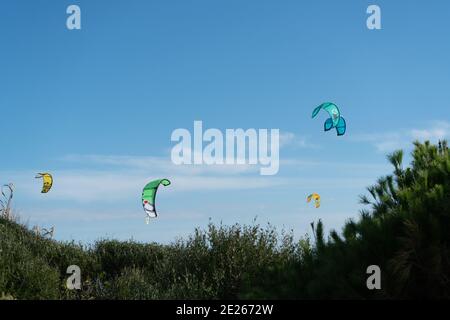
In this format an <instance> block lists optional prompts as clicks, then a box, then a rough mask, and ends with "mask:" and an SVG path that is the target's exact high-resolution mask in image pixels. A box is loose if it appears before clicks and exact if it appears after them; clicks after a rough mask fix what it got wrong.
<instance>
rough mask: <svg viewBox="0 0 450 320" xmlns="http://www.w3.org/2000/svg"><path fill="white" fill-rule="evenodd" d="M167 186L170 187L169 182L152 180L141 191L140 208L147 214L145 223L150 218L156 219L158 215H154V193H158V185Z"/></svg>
mask: <svg viewBox="0 0 450 320" xmlns="http://www.w3.org/2000/svg"><path fill="white" fill-rule="evenodd" d="M161 184H162V185H163V186H165V187H166V186H168V185H170V181H169V180H168V179H158V180H153V181H151V182H149V183H147V185H146V186H145V187H144V189H143V190H142V206H143V207H144V211H145V213H146V214H147V220H146V221H147V223H148V222H149V219H150V218H156V217H157V216H158V214H157V213H156V205H155V199H156V191H158V187H159V186H160V185H161Z"/></svg>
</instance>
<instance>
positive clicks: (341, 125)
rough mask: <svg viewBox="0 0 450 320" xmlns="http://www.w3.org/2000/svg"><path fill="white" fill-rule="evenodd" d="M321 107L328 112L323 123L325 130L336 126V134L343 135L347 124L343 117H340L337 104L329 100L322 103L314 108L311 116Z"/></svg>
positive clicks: (315, 114)
mask: <svg viewBox="0 0 450 320" xmlns="http://www.w3.org/2000/svg"><path fill="white" fill-rule="evenodd" d="M322 109H323V110H325V111H326V112H328V114H329V115H330V118H328V119H327V120H326V121H325V123H324V129H325V131H328V130H330V129H331V128H336V131H337V135H338V136H342V135H344V134H345V130H346V129H347V124H346V122H345V119H344V118H343V117H341V112H340V111H339V108H338V107H337V105H335V104H334V103H331V102H325V103H322V104H321V105H320V106H318V107H317V108H315V109H314V111H313V113H312V118H314V117H315V116H317V114H318V113H319V111H320V110H322Z"/></svg>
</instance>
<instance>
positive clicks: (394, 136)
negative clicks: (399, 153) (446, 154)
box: [350, 121, 450, 153]
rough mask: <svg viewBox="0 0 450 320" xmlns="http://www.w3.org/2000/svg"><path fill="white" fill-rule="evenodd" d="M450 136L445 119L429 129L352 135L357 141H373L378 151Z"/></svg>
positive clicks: (435, 140) (404, 147)
mask: <svg viewBox="0 0 450 320" xmlns="http://www.w3.org/2000/svg"><path fill="white" fill-rule="evenodd" d="M449 137H450V123H449V122H445V121H440V122H435V123H433V124H432V126H431V127H430V128H428V129H409V130H400V131H398V132H386V133H374V134H360V135H353V136H351V137H350V139H351V140H352V141H355V142H368V143H371V144H372V145H373V146H374V147H375V148H376V150H377V151H378V152H382V153H386V152H392V151H395V150H397V149H409V148H410V147H411V146H412V142H413V141H415V140H418V141H420V142H423V141H426V140H429V141H431V142H433V143H436V142H437V141H438V140H442V139H448V138H449Z"/></svg>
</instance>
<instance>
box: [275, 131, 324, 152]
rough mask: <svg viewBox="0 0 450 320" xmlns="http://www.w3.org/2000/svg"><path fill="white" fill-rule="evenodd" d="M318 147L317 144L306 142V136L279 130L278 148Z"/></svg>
mask: <svg viewBox="0 0 450 320" xmlns="http://www.w3.org/2000/svg"><path fill="white" fill-rule="evenodd" d="M288 147H289V148H318V146H317V145H314V144H312V143H309V142H308V139H307V137H305V136H299V135H297V134H295V133H292V132H288V131H284V132H280V148H288Z"/></svg>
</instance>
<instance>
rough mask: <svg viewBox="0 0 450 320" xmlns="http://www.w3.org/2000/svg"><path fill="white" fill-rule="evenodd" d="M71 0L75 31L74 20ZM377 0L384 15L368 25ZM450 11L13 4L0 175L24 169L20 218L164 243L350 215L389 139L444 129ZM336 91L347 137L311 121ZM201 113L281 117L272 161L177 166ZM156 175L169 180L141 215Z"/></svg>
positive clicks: (0, 26) (381, 170) (5, 13)
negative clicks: (316, 200) (210, 226)
mask: <svg viewBox="0 0 450 320" xmlns="http://www.w3.org/2000/svg"><path fill="white" fill-rule="evenodd" d="M70 4H77V5H79V6H80V7H81V12H82V29H81V30H73V31H69V30H68V29H67V28H66V18H67V16H68V15H67V14H66V8H67V7H68V6H69V5H70ZM370 4H377V5H379V6H380V7H381V13H382V30H373V31H371V30H368V29H367V27H366V19H367V17H368V15H367V13H366V8H367V7H368V5H370ZM449 18H450V3H449V2H448V1H433V2H432V3H430V2H426V1H414V2H412V1H395V2H394V1H370V2H369V1H356V0H355V1H331V0H330V1H314V2H313V1H283V2H282V3H280V2H279V1H267V0H263V1H261V0H259V1H253V0H248V1H237V0H232V1H204V0H196V1H181V0H179V1H173V0H172V1H143V0H142V1H138V0H134V1H122V0H117V1H106V0H93V1H92V0H91V1H75V0H73V1H61V0H58V1H56V0H47V1H21V0H19V1H12V0H8V1H6V0H5V1H2V3H1V4H0V43H1V45H0V49H1V50H0V110H1V113H0V119H1V125H2V128H1V129H2V130H1V135H0V142H1V146H2V151H1V155H2V156H1V157H0V183H1V184H4V183H9V182H13V183H14V184H15V188H16V189H15V198H14V209H15V211H16V212H17V213H18V214H19V215H20V217H21V220H22V221H24V222H28V224H29V225H30V226H32V225H40V226H41V227H50V226H55V229H56V232H55V238H56V239H59V240H72V239H73V240H76V241H83V242H92V241H94V240H96V239H100V238H105V237H111V238H117V239H121V240H126V239H131V238H133V239H135V240H138V241H158V242H163V243H167V242H170V241H172V240H174V239H175V238H176V237H183V236H186V235H188V234H190V233H191V232H192V231H193V230H194V228H195V227H205V226H206V225H207V223H208V221H209V219H211V220H212V221H213V222H216V223H219V222H220V221H223V223H225V224H232V223H236V222H238V223H252V221H253V219H254V218H255V217H256V216H257V221H258V222H259V223H261V224H266V223H267V222H270V223H271V224H273V225H275V226H277V227H278V228H285V229H287V230H290V229H292V230H293V231H294V233H295V235H296V236H301V235H303V234H304V233H306V232H309V231H310V226H309V224H310V222H312V221H317V220H318V219H319V218H320V219H322V220H323V222H324V223H325V226H326V227H327V229H330V228H337V229H339V228H340V226H342V225H343V223H344V222H345V221H346V219H348V218H355V217H357V216H358V211H359V210H360V209H362V208H363V207H362V206H361V205H360V204H358V195H360V194H363V193H364V188H365V187H367V186H369V185H371V184H373V183H374V182H375V181H376V179H377V178H378V177H379V176H381V175H385V174H388V173H390V172H391V168H390V166H389V165H388V163H387V161H386V154H387V153H389V152H392V151H393V150H396V149H398V148H403V149H405V151H409V150H410V149H411V143H412V141H413V140H415V139H419V140H424V139H430V140H431V141H433V142H436V141H437V140H438V139H441V138H448V137H449V136H450V118H449V116H448V114H449V113H448V101H450V90H449V85H450V72H449V71H450V59H449V56H448V52H450V42H449V41H448V35H449V31H450V30H449V29H450V25H449V24H448V20H449ZM325 101H333V102H335V103H336V104H337V105H338V106H339V107H340V109H341V112H342V115H343V116H344V117H345V119H346V120H347V133H346V135H345V136H343V137H337V136H336V134H335V132H334V131H330V132H327V133H324V132H323V122H324V121H325V119H326V116H325V115H324V114H320V115H319V117H318V118H315V119H311V112H312V110H313V109H314V108H315V107H316V106H317V105H319V104H321V103H322V102H325ZM195 120H202V121H203V125H204V127H205V129H206V128H219V129H221V130H223V131H225V129H234V128H243V129H248V128H256V129H259V128H264V129H272V128H273V129H280V132H281V149H280V161H281V165H280V171H279V173H278V174H277V175H275V176H260V175H259V167H258V166H257V167H254V166H230V165H228V166H174V165H173V164H172V163H171V160H170V150H171V148H172V147H173V146H174V145H175V144H174V143H173V142H171V140H170V137H171V133H172V131H173V130H175V129H177V128H186V129H188V130H190V131H191V132H192V130H193V122H194V121H195ZM43 171H48V172H51V173H52V174H53V175H54V179H55V182H54V187H53V189H52V190H51V191H50V193H48V194H45V195H42V194H41V193H40V188H41V182H40V181H38V180H36V179H34V176H35V173H36V172H43ZM153 178H155V179H156V178H169V179H171V181H172V185H171V186H169V187H166V188H164V189H163V190H160V191H159V192H158V199H157V202H158V204H157V205H158V211H159V214H160V216H159V217H158V218H157V219H155V220H152V222H151V223H150V224H149V225H146V224H145V222H144V218H145V214H144V211H143V209H142V205H141V200H140V195H141V191H142V188H143V186H144V185H145V184H146V183H147V182H148V181H149V180H151V179H153ZM313 192H317V193H319V194H320V195H321V196H322V202H321V204H322V205H321V207H320V208H319V209H315V208H314V206H313V205H312V204H307V203H306V197H307V195H308V194H310V193H313Z"/></svg>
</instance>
